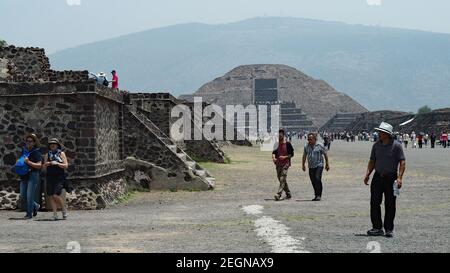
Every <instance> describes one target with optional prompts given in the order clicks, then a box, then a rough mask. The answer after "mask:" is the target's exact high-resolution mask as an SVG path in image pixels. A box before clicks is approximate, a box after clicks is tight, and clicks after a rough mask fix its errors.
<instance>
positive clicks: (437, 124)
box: [320, 108, 450, 135]
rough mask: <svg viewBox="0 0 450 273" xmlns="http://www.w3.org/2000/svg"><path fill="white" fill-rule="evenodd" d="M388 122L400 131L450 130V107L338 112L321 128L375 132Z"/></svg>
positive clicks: (440, 131) (436, 132)
mask: <svg viewBox="0 0 450 273" xmlns="http://www.w3.org/2000/svg"><path fill="white" fill-rule="evenodd" d="M383 121H384V122H387V123H389V124H391V125H392V126H393V127H394V131H396V132H399V133H411V132H413V131H415V132H417V133H419V132H424V133H428V134H430V133H435V134H436V135H439V134H441V133H442V132H449V131H450V108H444V109H437V110H434V111H431V112H430V113H425V114H411V113H407V112H401V111H389V110H383V111H374V112H366V113H355V114H337V115H336V116H334V117H333V118H332V119H331V120H330V121H329V122H327V123H326V124H325V125H324V126H323V127H322V128H321V129H320V130H321V131H324V132H344V131H347V132H353V133H359V132H373V131H374V128H375V127H378V126H379V125H380V123H381V122H383Z"/></svg>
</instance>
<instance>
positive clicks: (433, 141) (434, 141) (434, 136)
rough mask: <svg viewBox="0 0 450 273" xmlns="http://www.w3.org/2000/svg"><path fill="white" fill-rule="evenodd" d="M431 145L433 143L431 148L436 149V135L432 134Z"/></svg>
mask: <svg viewBox="0 0 450 273" xmlns="http://www.w3.org/2000/svg"><path fill="white" fill-rule="evenodd" d="M430 143H431V148H432V149H434V145H435V144H436V135H435V134H434V133H431V136H430Z"/></svg>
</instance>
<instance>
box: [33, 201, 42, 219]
mask: <svg viewBox="0 0 450 273" xmlns="http://www.w3.org/2000/svg"><path fill="white" fill-rule="evenodd" d="M40 208H41V205H39V204H37V207H34V211H33V217H36V216H37V214H38V210H39V209H40Z"/></svg>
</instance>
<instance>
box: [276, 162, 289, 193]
mask: <svg viewBox="0 0 450 273" xmlns="http://www.w3.org/2000/svg"><path fill="white" fill-rule="evenodd" d="M287 173H288V169H287V168H285V167H280V166H277V177H278V181H279V182H280V187H279V188H278V192H277V194H278V196H280V197H281V194H282V193H283V191H284V192H285V193H286V195H291V191H290V190H289V186H288V184H287V180H286V178H287Z"/></svg>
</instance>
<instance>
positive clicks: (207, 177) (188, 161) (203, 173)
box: [127, 106, 215, 189]
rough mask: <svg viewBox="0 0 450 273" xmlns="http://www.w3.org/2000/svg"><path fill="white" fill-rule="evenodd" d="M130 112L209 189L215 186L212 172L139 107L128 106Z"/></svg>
mask: <svg viewBox="0 0 450 273" xmlns="http://www.w3.org/2000/svg"><path fill="white" fill-rule="evenodd" d="M127 107H128V108H129V110H130V113H131V114H132V115H133V116H134V117H135V118H136V119H137V120H139V121H140V122H141V123H142V124H143V125H144V126H145V127H146V128H147V129H148V130H149V131H150V132H151V133H152V134H153V135H154V136H156V138H157V139H158V140H159V141H161V142H162V143H164V145H165V146H166V147H167V148H168V151H169V152H171V153H173V155H174V156H176V157H177V158H179V159H180V161H181V162H182V163H183V164H184V167H185V168H186V169H188V170H189V171H190V172H191V173H192V175H193V176H194V177H198V178H199V179H201V180H202V181H203V182H204V183H206V184H207V185H208V187H209V189H212V188H214V184H215V178H214V177H213V176H211V174H210V173H209V172H208V171H207V170H205V169H203V168H202V167H201V166H200V165H199V164H198V163H197V162H195V161H194V160H193V159H192V158H191V157H189V155H188V154H187V153H186V152H184V151H183V150H182V149H181V148H179V147H178V145H177V144H176V143H175V142H174V141H173V140H172V139H171V138H169V137H168V136H167V135H165V134H164V133H163V132H162V131H161V130H160V129H159V128H158V127H157V126H156V125H155V124H154V123H153V122H152V121H151V120H150V119H149V118H147V117H146V116H145V114H143V113H142V112H140V110H139V109H137V108H136V107H133V106H127Z"/></svg>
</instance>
